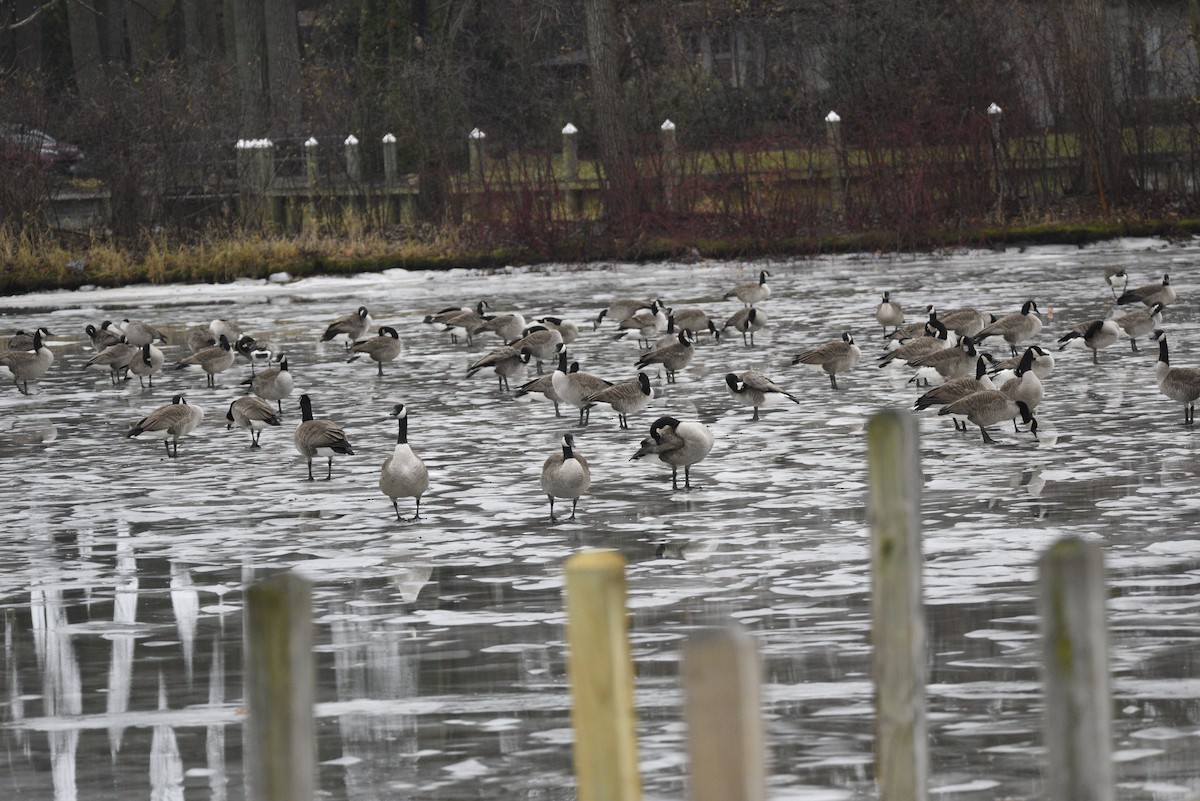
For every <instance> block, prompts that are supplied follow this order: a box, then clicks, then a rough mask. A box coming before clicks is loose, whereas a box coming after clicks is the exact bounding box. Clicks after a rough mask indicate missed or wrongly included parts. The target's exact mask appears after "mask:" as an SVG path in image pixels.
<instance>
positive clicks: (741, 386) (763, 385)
mask: <svg viewBox="0 0 1200 801" xmlns="http://www.w3.org/2000/svg"><path fill="white" fill-rule="evenodd" d="M725 388H726V389H727V390H728V391H729V394H730V396H731V397H732V398H733V399H734V400H735V401H737V402H738V403H741V404H743V405H745V406H753V407H754V416H753V417H751V418H750V419H751V420H757V419H758V407H760V406H762V405H763V404H764V403H766V402H767V398H769V397H772V396H774V395H782V396H784V397H785V398H787V399H788V400H790V401H792V402H793V403H799V402H800V399H799V398H797V397H796V396H795V395H793V394H792V393H790V392H788V391H787V390H785V389H784V388H783V387H781V386H779V385H778V384H776V383H775V382H774V381H772V380H771V379H769V378H767V377H766V376H765V375H763V374H762V373H760V372H759V371H757V370H745V371H743V372H741V373H728V374H726V376H725Z"/></svg>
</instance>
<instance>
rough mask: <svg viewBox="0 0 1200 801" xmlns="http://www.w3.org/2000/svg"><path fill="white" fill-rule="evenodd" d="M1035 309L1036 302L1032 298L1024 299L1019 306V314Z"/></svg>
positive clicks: (1036, 308)
mask: <svg viewBox="0 0 1200 801" xmlns="http://www.w3.org/2000/svg"><path fill="white" fill-rule="evenodd" d="M1037 310H1038V307H1037V304H1036V303H1034V302H1033V301H1032V300H1027V301H1025V303H1024V304H1023V305H1022V306H1021V314H1029V313H1030V312H1035V311H1037Z"/></svg>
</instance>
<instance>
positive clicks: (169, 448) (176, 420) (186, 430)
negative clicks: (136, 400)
mask: <svg viewBox="0 0 1200 801" xmlns="http://www.w3.org/2000/svg"><path fill="white" fill-rule="evenodd" d="M203 419H204V410H203V409H201V408H200V407H199V406H195V405H193V404H190V403H188V402H187V401H186V400H184V397H183V396H182V395H176V396H175V397H174V398H172V399H171V402H170V403H169V404H167V405H165V406H159V407H158V408H157V409H155V410H154V411H152V412H150V414H148V415H146V416H145V417H143V418H142V419H141V420H139V421H137V423H136V424H135V425H134V426H133V428H131V429H129V431H128V432H127V433H126V434H125V436H126V437H140V436H142V435H143V434H144V435H146V436H148V437H150V438H151V439H161V440H162V441H163V448H164V449H165V450H166V452H167V458H169V459H174V458H175V457H176V456H178V455H179V439H180V437H184V436H187V435H188V434H190V433H191V432H192V431H193V430H195V428H196V426H198V425H200V421H201V420H203ZM167 440H170V442H168V441H167Z"/></svg>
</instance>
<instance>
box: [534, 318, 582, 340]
mask: <svg viewBox="0 0 1200 801" xmlns="http://www.w3.org/2000/svg"><path fill="white" fill-rule="evenodd" d="M537 322H538V325H544V326H545V327H546V328H549V329H551V330H552V331H557V332H558V335H559V336H561V337H562V341H563V344H564V345H570V344H571V343H572V342H574V341H575V340H577V339H579V326H578V325H577V324H576V323H575V321H574V320H568V319H566V318H564V317H540V318H538V321H537Z"/></svg>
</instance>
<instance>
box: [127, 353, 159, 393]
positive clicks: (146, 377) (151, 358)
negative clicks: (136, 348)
mask: <svg viewBox="0 0 1200 801" xmlns="http://www.w3.org/2000/svg"><path fill="white" fill-rule="evenodd" d="M164 361H166V359H165V357H164V356H163V352H162V351H161V350H159V349H158V348H157V347H156V346H154V345H152V344H150V343H149V342H147V343H146V344H145V345H142V347H141V352H140V353H138V354H137V355H136V356H134V357H133V358H132V359H131V360H130V361H129V372H131V373H133V374H134V375H136V376H137V377H138V383H139V384H140V385H141V386H143V387H145V386H146V385H147V382H149V386H151V387H153V386H154V376H155V374H156V373H161V372H162V369H163V362H164Z"/></svg>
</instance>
